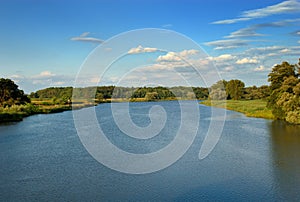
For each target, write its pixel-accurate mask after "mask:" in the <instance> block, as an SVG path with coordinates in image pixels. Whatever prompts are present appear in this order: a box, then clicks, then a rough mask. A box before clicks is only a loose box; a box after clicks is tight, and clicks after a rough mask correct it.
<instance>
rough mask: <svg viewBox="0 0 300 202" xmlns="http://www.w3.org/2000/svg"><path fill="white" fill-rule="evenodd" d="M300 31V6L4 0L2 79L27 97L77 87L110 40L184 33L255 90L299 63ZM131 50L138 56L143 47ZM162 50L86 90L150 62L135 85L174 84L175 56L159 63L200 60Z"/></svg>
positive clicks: (291, 1) (231, 1)
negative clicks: (274, 71) (276, 70)
mask: <svg viewBox="0 0 300 202" xmlns="http://www.w3.org/2000/svg"><path fill="white" fill-rule="evenodd" d="M299 25H300V2H299V1H296V0H288V1H276V0H265V1H261V0H253V1H235V0H210V1H196V0H194V1H189V0H188V1H168V0H165V1H158V0H152V1H138V0H131V1H126V0H123V1H121V0H119V1H109V0H107V1H96V0H89V1H82V0H81V1H76V0H74V1H58V0H57V1H56V0H51V1H50V0H45V1H37V0H31V1H30V0H22V1H21V0H20V1H16V0H3V1H1V6H0V27H1V32H0V44H1V45H0V70H1V71H0V77H7V78H11V79H13V80H15V81H16V83H17V84H18V85H19V86H20V88H21V89H24V90H25V92H27V93H29V92H31V91H35V90H37V89H41V88H45V87H49V86H72V85H74V80H75V77H76V74H77V73H78V72H79V70H80V66H81V65H82V63H83V62H84V61H85V59H86V57H87V56H88V55H89V54H90V52H91V51H93V50H94V49H95V48H96V47H97V46H101V45H103V42H104V41H107V40H108V39H110V38H112V37H114V36H116V35H118V34H120V33H123V32H127V31H130V30H135V29H143V28H161V29H169V30H172V31H175V32H178V33H180V34H183V35H185V36H187V37H188V38H190V39H192V40H194V41H195V42H196V43H197V44H199V45H200V46H201V48H202V49H203V50H204V51H205V52H206V53H207V54H208V56H207V58H206V59H207V60H209V61H211V62H213V63H214V64H215V66H216V67H217V69H218V73H220V75H221V77H222V78H224V79H241V80H243V81H244V82H245V83H246V85H248V86H249V85H263V84H267V74H268V73H269V71H270V69H271V68H272V66H273V65H274V64H277V63H281V62H282V61H284V60H285V61H289V62H291V63H293V64H295V63H297V62H298V58H300V28H299V27H300V26H299ZM174 43H176V41H175V42H174ZM179 47H180V48H179ZM131 48H132V50H136V48H138V44H136V46H133V47H131ZM147 48H148V49H147ZM149 48H152V49H149ZM155 48H158V47H154V45H151V44H150V45H149V46H147V47H145V46H142V47H140V49H139V50H140V51H139V52H138V54H135V57H134V59H133V58H131V59H126V58H124V59H123V60H121V61H119V63H122V64H120V65H119V67H117V66H116V67H115V68H114V70H112V71H111V74H107V76H106V78H105V79H101V81H100V83H98V81H99V80H97V78H88V75H87V76H86V77H85V78H84V79H85V80H86V82H85V85H96V84H101V85H108V84H115V82H117V83H118V82H119V81H120V78H121V77H122V76H124V75H122V74H124V71H118V68H120V67H121V66H122V65H123V66H126V65H127V66H130V65H132V64H130V62H133V63H134V60H138V61H139V60H142V59H144V58H147V61H148V63H147V68H146V69H145V70H144V71H143V76H138V75H137V73H134V74H133V75H131V77H128V78H131V80H133V79H134V78H146V77H147V80H148V81H149V80H151V81H157V80H159V81H161V80H162V79H168V78H170V74H169V73H168V72H167V71H166V69H167V70H170V68H172V67H173V68H175V66H174V64H175V63H174V58H172V57H169V58H168V60H169V59H170V61H168V60H164V61H163V62H164V63H162V60H159V59H158V58H159V57H161V58H162V57H163V56H166V55H168V53H169V55H168V56H172V53H175V54H178V55H180V56H182V57H186V56H188V54H186V53H191V54H193V51H190V52H184V51H188V50H192V49H191V47H188V46H187V47H184V45H180V46H178V49H177V50H175V49H174V50H169V52H161V51H156V49H155ZM145 50H146V51H145ZM147 50H148V51H147ZM149 50H152V51H149ZM113 51H114V50H113ZM128 51H130V50H128ZM170 53H171V54H170ZM194 56H195V55H194ZM201 57H203V55H202V56H201ZM128 58H130V57H128ZM165 59H166V57H165ZM172 59H173V61H172ZM149 61H151V62H149ZM167 62H170V63H167ZM172 62H173V63H172ZM171 63H172V65H170V64H171ZM176 64H177V65H178V63H176ZM144 65H145V64H144ZM163 65H165V66H167V67H168V68H164V67H163ZM158 66H159V68H157V67H158ZM119 70H121V69H119ZM164 74H165V75H164ZM191 74H193V73H192V72H191ZM110 76H111V77H110ZM134 76H135V77H134ZM119 83H120V84H121V83H122V82H119ZM123 83H124V85H129V86H130V85H131V84H132V85H134V84H133V83H130V82H129V83H128V82H127V83H126V82H123ZM142 83H143V82H142V80H141V81H139V84H142ZM176 83H177V84H181V83H180V82H177V81H176V79H174V83H172V84H170V85H175V84H176ZM194 84H195V85H196V84H197V83H194ZM166 85H168V83H166Z"/></svg>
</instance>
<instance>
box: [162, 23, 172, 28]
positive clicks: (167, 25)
mask: <svg viewBox="0 0 300 202" xmlns="http://www.w3.org/2000/svg"><path fill="white" fill-rule="evenodd" d="M162 27H163V28H170V27H173V25H172V24H164V25H162Z"/></svg>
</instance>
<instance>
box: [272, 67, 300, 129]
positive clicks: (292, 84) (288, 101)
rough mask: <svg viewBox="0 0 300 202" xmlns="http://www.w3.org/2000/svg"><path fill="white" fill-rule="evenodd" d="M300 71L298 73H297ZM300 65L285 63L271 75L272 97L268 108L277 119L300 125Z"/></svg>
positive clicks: (273, 70) (275, 68)
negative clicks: (299, 91) (299, 77)
mask: <svg viewBox="0 0 300 202" xmlns="http://www.w3.org/2000/svg"><path fill="white" fill-rule="evenodd" d="M297 71H298V73H296V72H297ZM298 76H299V64H298V65H291V64H289V63H288V62H283V63H282V64H280V65H276V66H275V67H274V68H273V69H272V72H271V73H270V74H269V79H268V81H269V82H271V84H270V89H271V95H270V97H269V99H268V106H269V107H270V108H272V113H273V115H274V116H275V117H276V118H277V119H283V120H286V121H288V122H291V123H298V124H300V96H299V93H298V90H299V89H298V88H299V85H300V84H299V83H300V81H299V79H298Z"/></svg>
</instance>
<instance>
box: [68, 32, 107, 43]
mask: <svg viewBox="0 0 300 202" xmlns="http://www.w3.org/2000/svg"><path fill="white" fill-rule="evenodd" d="M89 34H90V33H89V32H84V33H82V34H81V35H80V36H76V37H72V38H71V40H72V41H82V42H92V43H103V40H102V39H98V38H94V37H88V35H89Z"/></svg>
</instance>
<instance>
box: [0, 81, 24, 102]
mask: <svg viewBox="0 0 300 202" xmlns="http://www.w3.org/2000/svg"><path fill="white" fill-rule="evenodd" d="M25 103H30V99H29V98H28V97H27V96H26V95H25V94H24V91H23V90H20V89H19V88H18V85H16V84H15V83H14V82H13V81H12V80H10V79H4V78H1V79H0V106H2V107H5V106H12V105H21V104H25Z"/></svg>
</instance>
